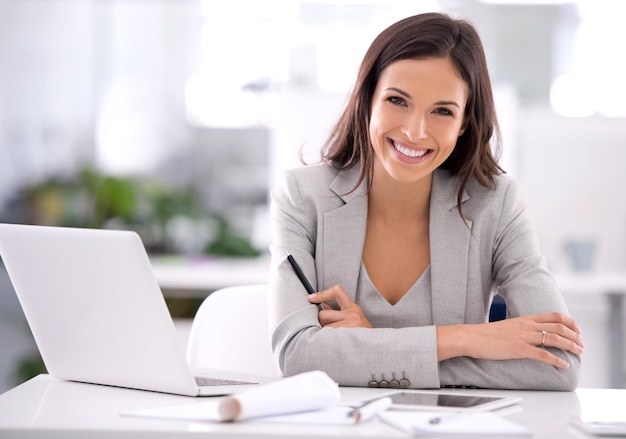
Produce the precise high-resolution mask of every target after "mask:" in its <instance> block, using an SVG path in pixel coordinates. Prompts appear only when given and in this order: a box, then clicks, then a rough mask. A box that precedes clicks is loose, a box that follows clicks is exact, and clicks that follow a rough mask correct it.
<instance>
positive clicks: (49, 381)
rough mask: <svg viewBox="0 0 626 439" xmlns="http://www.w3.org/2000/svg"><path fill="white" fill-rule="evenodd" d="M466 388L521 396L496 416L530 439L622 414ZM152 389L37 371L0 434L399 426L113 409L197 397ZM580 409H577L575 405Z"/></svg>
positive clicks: (365, 393) (213, 433) (595, 394)
mask: <svg viewBox="0 0 626 439" xmlns="http://www.w3.org/2000/svg"><path fill="white" fill-rule="evenodd" d="M383 391H386V390H385V389H369V388H342V389H341V392H342V401H343V402H346V403H349V402H358V401H362V400H364V399H368V398H371V397H372V396H376V395H378V394H380V392H383ZM463 391H464V392H467V393H481V394H495V395H498V394H513V395H516V396H522V397H523V401H522V403H521V404H520V405H517V406H513V407H510V408H507V409H504V410H505V411H504V413H503V414H502V415H503V416H506V418H507V419H509V420H511V421H513V422H516V423H518V424H521V425H525V426H526V427H528V428H529V429H530V430H531V431H532V432H533V438H534V439H567V438H585V437H587V436H586V435H585V434H584V433H582V432H581V431H580V430H578V429H577V428H575V427H573V426H571V425H570V424H569V421H570V419H571V418H572V417H578V416H580V415H581V407H582V408H583V409H584V410H595V411H596V413H597V412H598V410H602V407H603V404H605V405H607V406H608V407H614V408H615V407H616V408H618V411H619V413H621V414H622V416H623V407H625V406H626V390H622V389H617V390H611V389H580V390H578V391H576V392H524V391H516V392H511V391H494V390H463ZM202 400H203V398H188V397H182V396H174V395H166V394H159V393H153V392H144V391H137V390H128V389H119V388H113V387H106V386H96V385H90V384H80V383H72V382H64V381H59V380H56V379H54V378H51V377H50V376H48V375H39V376H38V377H36V378H33V379H32V380H30V381H27V382H26V383H24V384H21V385H20V386H18V387H16V388H14V389H12V390H9V391H8V392H5V393H4V394H2V395H0V437H2V438H6V439H8V438H29V439H30V438H70V439H71V438H78V437H80V438H154V437H157V438H160V437H167V438H174V439H175V438H183V437H185V438H187V437H199V436H202V437H207V438H230V439H234V438H259V437H268V438H269V437H271V438H281V437H284V438H286V437H289V438H300V439H312V438H336V437H342V438H395V437H407V435H405V434H404V433H402V432H400V431H398V430H396V429H394V428H392V427H390V426H388V425H386V424H383V423H381V422H380V421H378V420H377V419H373V420H371V421H368V422H366V423H364V424H361V425H357V426H330V425H287V424H272V423H263V422H258V421H256V422H247V423H232V424H229V423H209V422H204V423H203V422H187V421H171V420H163V419H148V418H146V419H143V418H133V417H125V416H120V413H121V412H124V411H128V410H137V409H147V408H153V407H159V406H169V405H174V404H178V403H180V404H189V403H193V402H194V401H197V402H202ZM583 413H585V412H584V411H583Z"/></svg>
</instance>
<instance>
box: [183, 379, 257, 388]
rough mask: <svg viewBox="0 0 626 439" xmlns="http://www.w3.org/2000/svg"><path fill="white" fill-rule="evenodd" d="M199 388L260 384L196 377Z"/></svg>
mask: <svg viewBox="0 0 626 439" xmlns="http://www.w3.org/2000/svg"><path fill="white" fill-rule="evenodd" d="M194 378H195V379H196V384H197V385H198V387H211V386H233V385H235V386H236V385H245V384H259V383H252V382H249V381H237V380H226V379H223V378H209V377H194Z"/></svg>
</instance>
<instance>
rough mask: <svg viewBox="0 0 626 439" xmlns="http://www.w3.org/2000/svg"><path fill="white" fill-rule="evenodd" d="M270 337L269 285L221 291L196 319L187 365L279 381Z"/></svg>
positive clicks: (190, 336)
mask: <svg viewBox="0 0 626 439" xmlns="http://www.w3.org/2000/svg"><path fill="white" fill-rule="evenodd" d="M269 337H270V336H269V326H268V320H267V285H266V284H262V285H245V286H236V287H228V288H222V289H220V290H217V291H215V292H213V293H211V294H210V295H209V296H208V297H207V298H206V299H204V301H203V302H202V304H201V305H200V307H199V308H198V311H197V312H196V315H195V316H194V319H193V322H192V324H191V331H190V333H189V342H188V344H187V361H188V362H189V365H190V366H192V367H195V368H207V369H223V370H229V371H233V372H241V373H246V374H253V375H263V376H268V377H279V376H281V374H280V371H279V369H278V366H277V364H276V363H275V361H274V357H273V355H272V350H271V347H270V338H269Z"/></svg>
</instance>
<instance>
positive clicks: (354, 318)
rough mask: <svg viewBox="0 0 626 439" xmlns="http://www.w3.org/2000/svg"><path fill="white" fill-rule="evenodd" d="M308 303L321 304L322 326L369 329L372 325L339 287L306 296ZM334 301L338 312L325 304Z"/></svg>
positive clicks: (320, 316)
mask: <svg viewBox="0 0 626 439" xmlns="http://www.w3.org/2000/svg"><path fill="white" fill-rule="evenodd" d="M308 299H309V302H311V303H321V304H322V307H323V308H324V309H323V310H321V311H320V312H319V316H318V318H319V321H320V323H321V324H322V326H323V327H324V326H329V327H331V328H371V327H372V325H371V324H370V322H369V321H368V320H367V318H366V317H365V315H364V314H363V310H362V309H361V307H360V306H359V305H357V304H356V303H354V301H353V300H352V299H351V298H350V296H349V295H348V293H346V291H345V290H344V289H343V288H342V287H341V286H339V285H335V286H334V287H330V288H329V289H327V290H324V291H318V292H317V293H315V294H310V295H309V296H308ZM333 300H334V301H335V303H336V304H337V305H339V310H336V309H333V308H332V307H331V306H330V305H328V304H327V303H325V302H330V301H333Z"/></svg>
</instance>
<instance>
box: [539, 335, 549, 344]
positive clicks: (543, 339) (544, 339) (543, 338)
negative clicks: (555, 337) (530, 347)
mask: <svg viewBox="0 0 626 439" xmlns="http://www.w3.org/2000/svg"><path fill="white" fill-rule="evenodd" d="M546 335H548V331H541V344H540V345H539V346H543V345H544V344H545V343H546Z"/></svg>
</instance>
